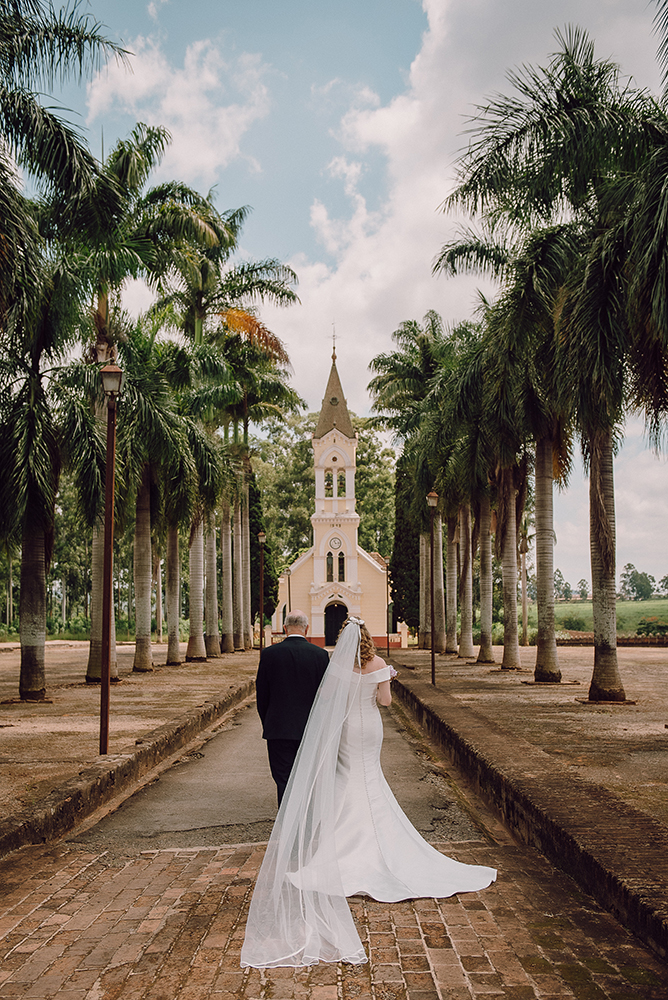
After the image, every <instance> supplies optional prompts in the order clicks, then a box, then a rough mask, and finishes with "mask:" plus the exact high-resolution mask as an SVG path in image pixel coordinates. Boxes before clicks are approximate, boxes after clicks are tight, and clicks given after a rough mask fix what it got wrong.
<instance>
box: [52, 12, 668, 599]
mask: <svg viewBox="0 0 668 1000" xmlns="http://www.w3.org/2000/svg"><path fill="white" fill-rule="evenodd" d="M87 7H88V8H89V9H90V11H91V13H92V14H93V15H94V16H95V17H96V18H97V19H98V20H99V21H100V22H102V23H103V24H104V25H106V28H107V33H108V34H109V36H110V37H112V38H114V40H122V41H123V43H124V44H125V45H126V47H127V48H128V49H130V50H131V51H132V53H133V55H132V56H131V59H130V63H131V66H132V71H131V72H129V71H128V70H127V69H125V68H124V67H122V66H118V65H113V64H112V65H110V66H109V67H108V68H107V69H105V70H103V71H101V73H100V74H99V75H98V76H97V77H96V79H95V80H94V81H93V82H92V84H90V85H89V86H88V88H87V89H83V88H80V89H78V90H77V89H76V88H72V87H70V88H68V90H67V91H66V93H65V94H64V95H63V100H64V101H65V102H66V103H67V104H68V106H70V107H72V108H73V109H75V110H76V111H77V113H78V115H79V116H80V117H79V120H80V122H81V123H82V124H83V125H84V126H85V128H86V129H87V130H88V136H89V140H90V143H91V146H92V148H93V150H94V151H95V152H97V153H98V155H99V152H100V146H101V131H102V130H104V142H105V146H106V148H109V146H110V145H111V144H112V143H113V142H114V141H115V139H116V138H117V137H119V136H123V135H125V134H126V133H127V132H128V131H129V129H130V128H131V127H132V125H133V124H134V122H136V121H146V122H149V123H151V124H163V125H165V126H166V127H167V128H169V130H170V131H171V133H172V136H173V142H172V145H171V147H170V150H169V152H168V154H167V156H166V157H165V160H164V162H163V164H162V166H161V168H160V171H159V172H158V173H157V174H156V179H166V178H168V177H177V178H179V179H181V180H184V181H186V182H188V183H190V184H192V185H194V186H196V187H198V188H199V189H200V190H208V189H209V187H211V186H213V185H215V186H216V192H217V204H218V205H219V207H220V208H231V207H236V206H238V205H242V204H248V205H251V206H252V207H253V213H252V215H251V217H250V219H249V221H248V223H247V225H246V227H245V230H244V233H243V237H242V249H243V252H244V253H245V254H247V255H250V256H253V257H256V258H258V257H265V256H277V257H280V258H281V259H283V260H285V261H288V262H289V263H291V264H292V266H293V267H294V268H295V270H296V271H297V272H298V274H299V278H300V288H299V294H300V298H301V303H302V304H301V306H298V307H296V308H292V309H290V310H270V309H268V310H266V311H265V312H264V314H263V318H264V319H265V321H266V322H267V323H268V324H269V325H270V327H271V328H272V329H274V330H275V332H276V333H278V334H279V336H281V337H282V339H283V340H284V341H285V343H286V345H287V347H288V350H289V353H290V356H291V358H292V361H293V367H294V384H295V386H296V388H297V389H298V391H299V392H301V393H302V395H303V396H304V397H305V398H306V399H307V401H308V404H309V407H310V408H311V409H317V408H318V407H319V405H320V401H321V397H322V393H323V392H324V388H325V383H326V379H327V372H328V367H329V363H330V360H329V359H330V354H331V331H332V323H333V322H335V323H336V331H337V354H338V357H339V370H340V373H341V376H342V381H343V385H344V389H345V392H346V395H347V397H348V401H349V405H350V406H351V408H352V409H354V410H355V411H356V412H358V413H361V414H363V413H366V412H368V408H369V400H368V396H367V394H366V384H367V382H368V379H369V372H368V369H367V365H368V362H369V360H370V359H371V358H372V357H374V355H376V354H378V353H379V352H381V351H384V350H387V349H389V348H390V347H391V334H392V331H393V330H395V329H396V328H397V326H398V325H399V323H400V322H401V321H402V320H405V319H411V318H418V319H419V318H421V317H422V316H423V315H424V313H425V312H426V311H427V310H428V309H436V310H437V311H439V312H440V313H441V315H442V316H443V317H444V319H445V320H446V321H448V322H453V321H457V320H459V319H463V318H466V317H468V316H470V315H471V314H472V311H473V308H474V304H475V293H476V287H477V285H478V282H476V281H474V280H472V279H468V278H466V279H457V280H456V281H444V280H443V279H440V278H439V279H435V278H433V277H432V276H431V273H430V268H431V262H432V260H433V258H434V255H435V254H436V253H437V251H438V249H439V246H440V244H441V243H442V242H443V241H444V240H446V239H447V238H449V236H451V235H452V234H453V232H454V227H455V225H456V220H453V219H448V218H446V217H445V216H443V215H442V214H441V213H439V212H438V206H439V204H440V203H441V202H442V200H443V199H444V198H445V197H446V195H447V194H448V192H449V190H450V188H451V186H452V183H453V177H454V172H453V163H454V160H455V158H456V154H457V151H458V150H459V149H460V148H461V147H462V145H463V141H464V140H463V137H462V134H461V133H462V129H463V128H464V123H465V119H466V116H467V115H468V114H469V113H470V112H471V110H472V108H473V106H474V105H475V103H476V102H481V101H483V100H484V98H485V96H486V95H489V94H491V93H492V92H494V91H504V90H505V91H507V90H508V89H509V88H508V84H507V83H506V81H505V73H506V71H507V70H508V69H510V68H513V67H515V66H517V65H519V64H522V63H543V64H544V63H545V61H546V59H547V57H548V53H549V52H551V51H553V50H554V48H555V47H556V43H555V40H554V29H555V28H557V27H560V28H563V27H564V26H565V25H566V24H579V25H581V26H582V27H584V28H586V29H588V30H589V31H590V33H591V35H592V36H593V38H594V39H595V40H596V50H597V54H598V55H600V56H611V57H613V58H615V59H616V60H617V61H618V62H619V63H620V64H621V66H622V70H623V71H624V72H625V73H626V74H629V75H633V76H634V78H635V80H636V81H637V83H639V84H640V85H642V86H646V87H649V88H651V89H652V90H654V91H658V89H659V83H660V80H659V71H658V68H657V65H656V59H655V50H656V44H655V39H654V37H653V36H652V17H653V13H654V5H653V3H652V2H649V3H647V4H645V3H644V2H640V3H639V2H638V0H551V2H550V3H543V2H537V0H513V2H512V3H511V2H509V0H504V2H502V0H423V2H419V0H337V2H336V3H335V4H334V3H321V2H318V0H284V2H282V3H277V2H276V0H243V2H239V0H235V2H231V0H190V2H184V0H153V2H151V3H149V2H146V0H90V2H89V3H88V4H87ZM126 299H127V302H128V304H129V305H130V306H132V307H133V308H135V309H138V308H140V307H141V306H142V305H145V304H148V298H147V293H146V291H145V289H143V288H142V287H141V286H132V287H129V288H128V290H127V293H126ZM666 471H667V470H666V465H665V462H664V461H663V460H660V461H657V460H656V459H655V458H654V457H653V456H651V455H650V454H649V453H647V452H646V450H645V448H644V443H643V439H642V434H641V432H640V430H639V429H638V427H637V426H636V425H635V424H633V425H632V426H631V428H630V434H629V438H628V442H627V444H626V445H625V448H624V449H623V451H622V453H621V455H620V457H619V459H618V461H617V512H618V564H619V568H620V569H621V567H622V566H623V565H624V563H626V562H629V561H631V562H633V563H635V565H636V566H637V567H638V568H639V569H641V570H645V571H647V572H650V573H653V574H654V575H655V576H656V577H657V578H659V577H662V576H663V575H664V574H666V573H668V555H667V553H666V546H665V544H657V541H656V540H657V538H658V539H661V538H662V532H663V530H664V527H665V524H666V523H667V520H668V499H667V498H668V491H667V490H666V488H665V485H666ZM556 532H557V547H556V550H555V564H556V565H557V566H559V567H560V568H561V569H562V572H563V573H564V575H565V577H566V578H567V579H568V580H569V581H570V582H571V583H573V584H574V583H576V582H577V581H578V580H579V579H580V577H585V578H586V579H590V570H589V554H588V515H587V494H586V483H585V481H584V480H583V478H582V476H581V474H580V473H579V472H576V473H575V474H574V475H573V477H572V481H571V486H570V488H569V490H568V491H567V492H565V493H564V494H561V495H559V496H558V497H557V499H556Z"/></svg>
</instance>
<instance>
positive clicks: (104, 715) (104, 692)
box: [100, 365, 123, 754]
mask: <svg viewBox="0 0 668 1000" xmlns="http://www.w3.org/2000/svg"><path fill="white" fill-rule="evenodd" d="M100 374H101V376H102V386H103V388H104V394H105V396H106V398H107V465H106V470H105V477H104V480H105V481H104V559H103V568H102V575H103V583H102V663H101V667H100V754H106V753H108V752H109V689H110V662H111V611H112V606H111V599H112V596H111V587H112V574H113V559H114V477H115V472H116V398H117V397H118V395H119V393H120V391H121V388H122V386H123V372H122V371H121V369H120V368H119V367H118V365H105V367H104V368H102V370H101V371H100Z"/></svg>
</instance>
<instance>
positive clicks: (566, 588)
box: [564, 580, 573, 601]
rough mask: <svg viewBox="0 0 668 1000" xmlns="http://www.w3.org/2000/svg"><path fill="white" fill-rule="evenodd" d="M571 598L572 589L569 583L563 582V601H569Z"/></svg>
mask: <svg viewBox="0 0 668 1000" xmlns="http://www.w3.org/2000/svg"><path fill="white" fill-rule="evenodd" d="M572 596H573V588H572V587H571V585H570V583H569V582H568V581H567V580H566V581H564V600H565V601H570V599H571V597H572Z"/></svg>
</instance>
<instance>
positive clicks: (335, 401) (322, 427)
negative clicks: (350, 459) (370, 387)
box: [313, 347, 355, 438]
mask: <svg viewBox="0 0 668 1000" xmlns="http://www.w3.org/2000/svg"><path fill="white" fill-rule="evenodd" d="M332 430H337V431H339V432H340V433H341V434H343V435H344V436H345V437H348V438H353V437H355V431H354V430H353V424H352V420H351V419H350V414H349V413H348V404H347V403H346V398H345V396H344V395H343V389H342V387H341V379H340V378H339V373H338V371H337V370H336V347H335V348H334V350H333V351H332V368H331V370H330V373H329V380H328V382H327V388H326V390H325V397H324V399H323V401H322V406H321V408H320V418H319V420H318V426H317V427H316V429H315V434H314V435H313V436H314V437H315V438H321V437H324V436H325V434H327V433H329V431H332Z"/></svg>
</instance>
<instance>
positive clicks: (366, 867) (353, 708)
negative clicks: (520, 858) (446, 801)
mask: <svg viewBox="0 0 668 1000" xmlns="http://www.w3.org/2000/svg"><path fill="white" fill-rule="evenodd" d="M389 678H390V668H389V667H387V666H385V667H381V669H380V670H375V671H373V672H371V673H368V674H364V673H363V674H362V675H361V678H360V683H359V684H358V685H356V688H355V689H354V691H353V694H352V696H351V705H350V711H349V713H348V717H347V719H346V721H345V723H344V726H343V731H342V733H341V743H340V746H339V754H338V763H337V769H336V805H337V812H336V820H335V831H334V835H335V842H336V856H337V861H338V866H339V872H340V875H341V881H342V883H343V888H344V892H345V895H346V896H353V895H356V894H358V893H365V894H367V895H369V896H371V897H373V899H377V900H380V901H383V902H395V901H397V900H400V899H411V898H414V897H420V896H431V897H440V896H451V895H452V894H453V893H456V892H475V891H477V890H479V889H484V888H486V887H487V886H488V885H489V884H490V883H491V882H493V881H494V880H495V878H496V870H495V869H494V868H486V867H483V866H481V865H465V864H462V863H461V862H459V861H454V860H453V859H452V858H448V857H446V856H445V855H443V854H441V853H440V852H439V851H437V850H436V849H435V848H433V847H432V846H431V845H430V844H428V843H427V842H426V840H423V838H422V837H421V836H420V834H419V833H418V831H417V830H416V829H415V827H414V826H413V825H412V824H411V822H410V821H409V819H408V817H407V816H406V815H405V813H404V812H403V811H402V809H401V807H400V806H399V803H398V802H397V800H396V799H395V797H394V795H393V794H392V791H391V789H390V786H389V785H388V783H387V781H386V780H385V777H384V775H383V772H382V770H381V766H380V749H381V746H382V742H383V720H382V717H381V714H380V712H379V710H378V705H377V703H376V691H377V687H378V684H379V683H381V682H382V681H386V680H389Z"/></svg>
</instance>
